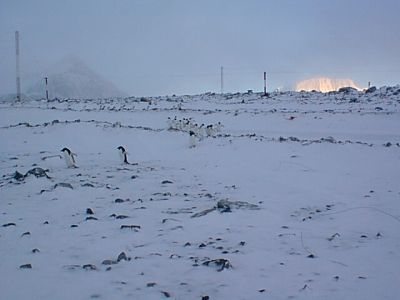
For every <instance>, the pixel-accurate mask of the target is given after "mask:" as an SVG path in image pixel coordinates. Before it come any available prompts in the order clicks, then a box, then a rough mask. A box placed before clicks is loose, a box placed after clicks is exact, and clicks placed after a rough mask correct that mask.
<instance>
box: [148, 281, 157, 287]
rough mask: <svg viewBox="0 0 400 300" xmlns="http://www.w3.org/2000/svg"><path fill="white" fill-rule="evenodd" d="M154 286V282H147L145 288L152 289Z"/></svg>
mask: <svg viewBox="0 0 400 300" xmlns="http://www.w3.org/2000/svg"><path fill="white" fill-rule="evenodd" d="M156 285H157V283H155V282H148V283H147V284H146V286H147V287H154V286H156Z"/></svg>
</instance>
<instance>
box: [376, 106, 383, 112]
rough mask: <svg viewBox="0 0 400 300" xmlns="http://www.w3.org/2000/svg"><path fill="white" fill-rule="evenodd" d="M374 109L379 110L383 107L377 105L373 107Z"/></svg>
mask: <svg viewBox="0 0 400 300" xmlns="http://www.w3.org/2000/svg"><path fill="white" fill-rule="evenodd" d="M375 110H377V111H381V110H383V108H382V107H380V106H377V107H375Z"/></svg>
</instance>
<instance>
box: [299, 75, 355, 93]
mask: <svg viewBox="0 0 400 300" xmlns="http://www.w3.org/2000/svg"><path fill="white" fill-rule="evenodd" d="M343 87H352V88H355V89H357V90H362V88H360V87H358V86H357V85H356V84H355V83H354V81H353V80H351V79H332V78H326V77H320V78H312V79H308V80H304V81H301V82H298V83H297V84H296V91H298V92H300V91H313V90H315V91H319V92H323V93H326V92H331V91H337V90H339V89H340V88H343Z"/></svg>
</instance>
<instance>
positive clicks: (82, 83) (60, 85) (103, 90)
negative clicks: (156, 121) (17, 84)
mask: <svg viewBox="0 0 400 300" xmlns="http://www.w3.org/2000/svg"><path fill="white" fill-rule="evenodd" d="M46 73H47V74H49V75H48V89H49V97H50V98H84V99H88V98H108V97H124V96H127V95H126V94H125V93H124V92H122V91H121V90H119V89H118V88H117V87H116V86H115V85H114V84H113V83H111V82H109V81H108V80H106V79H105V78H103V77H101V76H100V75H98V74H96V73H95V72H94V71H93V70H91V69H90V68H89V67H88V66H86V65H85V64H84V63H83V62H82V61H81V60H80V59H78V58H76V57H69V58H66V59H64V60H62V61H61V62H60V63H58V64H56V65H55V66H53V67H52V68H51V70H49V71H48V72H46ZM27 94H29V95H31V96H33V97H40V98H43V97H44V96H45V83H44V79H42V80H40V81H38V82H36V83H35V84H34V85H32V86H31V87H29V88H28V89H27Z"/></svg>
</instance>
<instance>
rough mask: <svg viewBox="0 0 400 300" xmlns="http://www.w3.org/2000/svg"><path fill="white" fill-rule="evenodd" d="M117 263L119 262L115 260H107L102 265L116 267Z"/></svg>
mask: <svg viewBox="0 0 400 300" xmlns="http://www.w3.org/2000/svg"><path fill="white" fill-rule="evenodd" d="M117 263H118V262H117V261H115V260H112V259H106V260H103V261H102V263H101V264H102V265H106V266H109V265H115V264H117Z"/></svg>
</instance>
